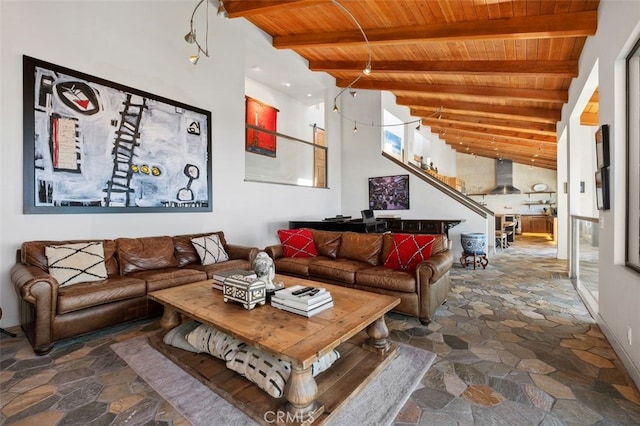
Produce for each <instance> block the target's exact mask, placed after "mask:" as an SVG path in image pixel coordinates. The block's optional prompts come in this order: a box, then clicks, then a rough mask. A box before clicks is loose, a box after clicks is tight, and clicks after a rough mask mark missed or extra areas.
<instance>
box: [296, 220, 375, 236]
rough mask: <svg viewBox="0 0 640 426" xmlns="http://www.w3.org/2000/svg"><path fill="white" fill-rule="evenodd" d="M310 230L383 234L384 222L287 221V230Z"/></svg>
mask: <svg viewBox="0 0 640 426" xmlns="http://www.w3.org/2000/svg"><path fill="white" fill-rule="evenodd" d="M298 228H311V229H319V230H322V231H340V232H345V231H352V232H360V233H365V232H384V231H385V229H386V222H385V221H384V220H377V219H376V221H375V223H365V222H363V221H362V219H353V220H312V221H305V220H292V221H289V229H298Z"/></svg>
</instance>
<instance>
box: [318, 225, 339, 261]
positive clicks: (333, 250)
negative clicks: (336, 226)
mask: <svg viewBox="0 0 640 426" xmlns="http://www.w3.org/2000/svg"><path fill="white" fill-rule="evenodd" d="M311 235H313V242H314V243H315V244H316V250H318V254H319V255H320V256H327V257H328V258H330V259H335V258H336V256H337V255H338V247H340V237H341V236H342V232H336V231H321V230H318V229H311Z"/></svg>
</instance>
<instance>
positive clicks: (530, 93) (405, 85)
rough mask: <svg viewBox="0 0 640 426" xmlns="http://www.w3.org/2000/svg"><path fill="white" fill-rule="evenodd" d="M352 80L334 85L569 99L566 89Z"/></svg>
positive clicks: (423, 93) (561, 101)
mask: <svg viewBox="0 0 640 426" xmlns="http://www.w3.org/2000/svg"><path fill="white" fill-rule="evenodd" d="M352 82H353V80H346V79H339V80H337V81H336V85H337V86H338V87H349V86H350V87H351V88H353V89H367V90H387V91H402V92H419V93H420V95H421V97H427V96H439V95H443V94H444V95H453V96H456V95H460V96H478V97H489V98H500V99H513V100H526V101H536V102H550V103H559V104H564V103H566V102H567V101H568V100H569V95H568V93H567V91H566V90H542V89H540V90H538V89H517V88H509V87H491V86H464V85H457V84H425V83H411V82H404V81H384V80H373V79H366V80H363V79H360V80H358V81H357V82H355V83H354V84H351V83H352Z"/></svg>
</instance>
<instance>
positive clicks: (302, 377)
mask: <svg viewBox="0 0 640 426" xmlns="http://www.w3.org/2000/svg"><path fill="white" fill-rule="evenodd" d="M317 393H318V385H317V384H316V380H315V379H314V378H313V376H312V374H311V367H309V368H304V369H303V368H300V367H296V366H294V365H292V366H291V375H290V376H289V380H288V381H287V385H286V387H285V390H284V396H285V397H286V398H287V401H288V402H287V404H286V406H285V410H286V411H287V413H289V419H291V418H294V419H295V422H296V423H302V424H308V423H312V422H313V420H314V419H316V418H318V417H319V416H320V414H322V412H323V411H324V405H321V404H319V403H318V402H317V401H316V395H317Z"/></svg>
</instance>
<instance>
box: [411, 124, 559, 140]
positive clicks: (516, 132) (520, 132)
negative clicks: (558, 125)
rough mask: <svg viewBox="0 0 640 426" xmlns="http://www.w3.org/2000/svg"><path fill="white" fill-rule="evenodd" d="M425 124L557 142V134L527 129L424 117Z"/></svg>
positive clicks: (491, 134) (492, 134)
mask: <svg viewBox="0 0 640 426" xmlns="http://www.w3.org/2000/svg"><path fill="white" fill-rule="evenodd" d="M422 122H423V123H424V124H425V125H428V126H430V127H437V128H439V129H449V131H451V130H455V131H467V132H477V133H480V134H483V135H489V136H490V137H494V136H501V137H505V138H512V139H523V140H529V141H531V142H535V143H547V144H552V145H555V144H556V135H555V134H553V135H543V134H539V133H533V132H530V131H528V130H526V129H496V128H492V127H488V126H476V125H475V124H468V123H464V122H457V121H456V122H448V121H447V120H437V119H422Z"/></svg>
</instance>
